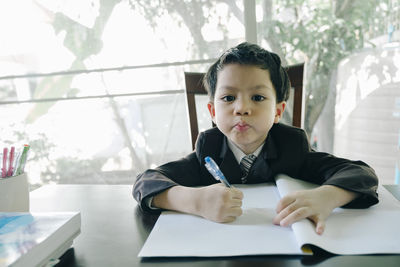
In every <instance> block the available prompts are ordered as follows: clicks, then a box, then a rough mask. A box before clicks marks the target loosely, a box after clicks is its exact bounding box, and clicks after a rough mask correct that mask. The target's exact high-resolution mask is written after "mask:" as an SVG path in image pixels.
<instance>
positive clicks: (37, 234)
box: [0, 212, 81, 267]
mask: <svg viewBox="0 0 400 267" xmlns="http://www.w3.org/2000/svg"><path fill="white" fill-rule="evenodd" d="M80 228H81V216H80V213H79V212H63V213H59V212H48V213H4V212H0V266H13V267H19V266H21V267H22V266H46V265H47V264H48V263H49V262H52V261H53V262H54V261H55V260H57V259H58V258H59V257H60V256H61V255H62V254H64V252H65V251H66V250H67V249H69V248H70V247H71V245H72V243H73V240H74V238H75V237H76V236H78V235H79V233H80Z"/></svg>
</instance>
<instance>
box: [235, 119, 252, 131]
mask: <svg viewBox="0 0 400 267" xmlns="http://www.w3.org/2000/svg"><path fill="white" fill-rule="evenodd" d="M234 128H235V129H237V130H239V131H245V130H247V129H249V128H250V124H248V123H247V122H245V121H239V122H237V123H236V124H235V125H234Z"/></svg>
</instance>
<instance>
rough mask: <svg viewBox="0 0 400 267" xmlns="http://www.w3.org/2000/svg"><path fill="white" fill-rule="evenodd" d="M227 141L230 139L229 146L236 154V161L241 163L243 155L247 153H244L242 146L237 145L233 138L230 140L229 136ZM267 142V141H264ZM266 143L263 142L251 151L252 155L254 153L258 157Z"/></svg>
mask: <svg viewBox="0 0 400 267" xmlns="http://www.w3.org/2000/svg"><path fill="white" fill-rule="evenodd" d="M227 141H228V146H229V148H230V149H231V151H232V153H233V155H234V156H235V159H236V161H237V162H238V163H240V161H241V160H242V158H243V157H245V156H247V155H246V154H245V153H243V151H242V150H240V148H239V147H238V146H237V145H235V144H234V143H233V142H232V141H231V140H229V139H228V138H227ZM264 143H265V142H264ZM264 143H262V144H261V145H260V146H259V147H258V148H257V149H256V150H255V151H254V152H253V153H251V154H252V155H254V156H256V157H258V155H259V154H260V152H261V150H262V148H263V146H264Z"/></svg>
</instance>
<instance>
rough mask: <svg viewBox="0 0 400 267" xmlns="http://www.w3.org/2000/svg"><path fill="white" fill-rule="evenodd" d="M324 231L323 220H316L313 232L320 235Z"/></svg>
mask: <svg viewBox="0 0 400 267" xmlns="http://www.w3.org/2000/svg"><path fill="white" fill-rule="evenodd" d="M324 231H325V220H321V219H320V220H318V221H317V223H316V227H315V232H317V234H319V235H322V234H323V233H324Z"/></svg>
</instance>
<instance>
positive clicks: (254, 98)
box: [251, 95, 265, 102]
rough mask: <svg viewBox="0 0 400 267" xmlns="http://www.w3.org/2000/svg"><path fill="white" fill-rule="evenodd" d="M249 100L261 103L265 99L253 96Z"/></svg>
mask: <svg viewBox="0 0 400 267" xmlns="http://www.w3.org/2000/svg"><path fill="white" fill-rule="evenodd" d="M251 100H253V101H257V102H258V101H263V100H265V97H264V96H262V95H254V96H252V97H251Z"/></svg>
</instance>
